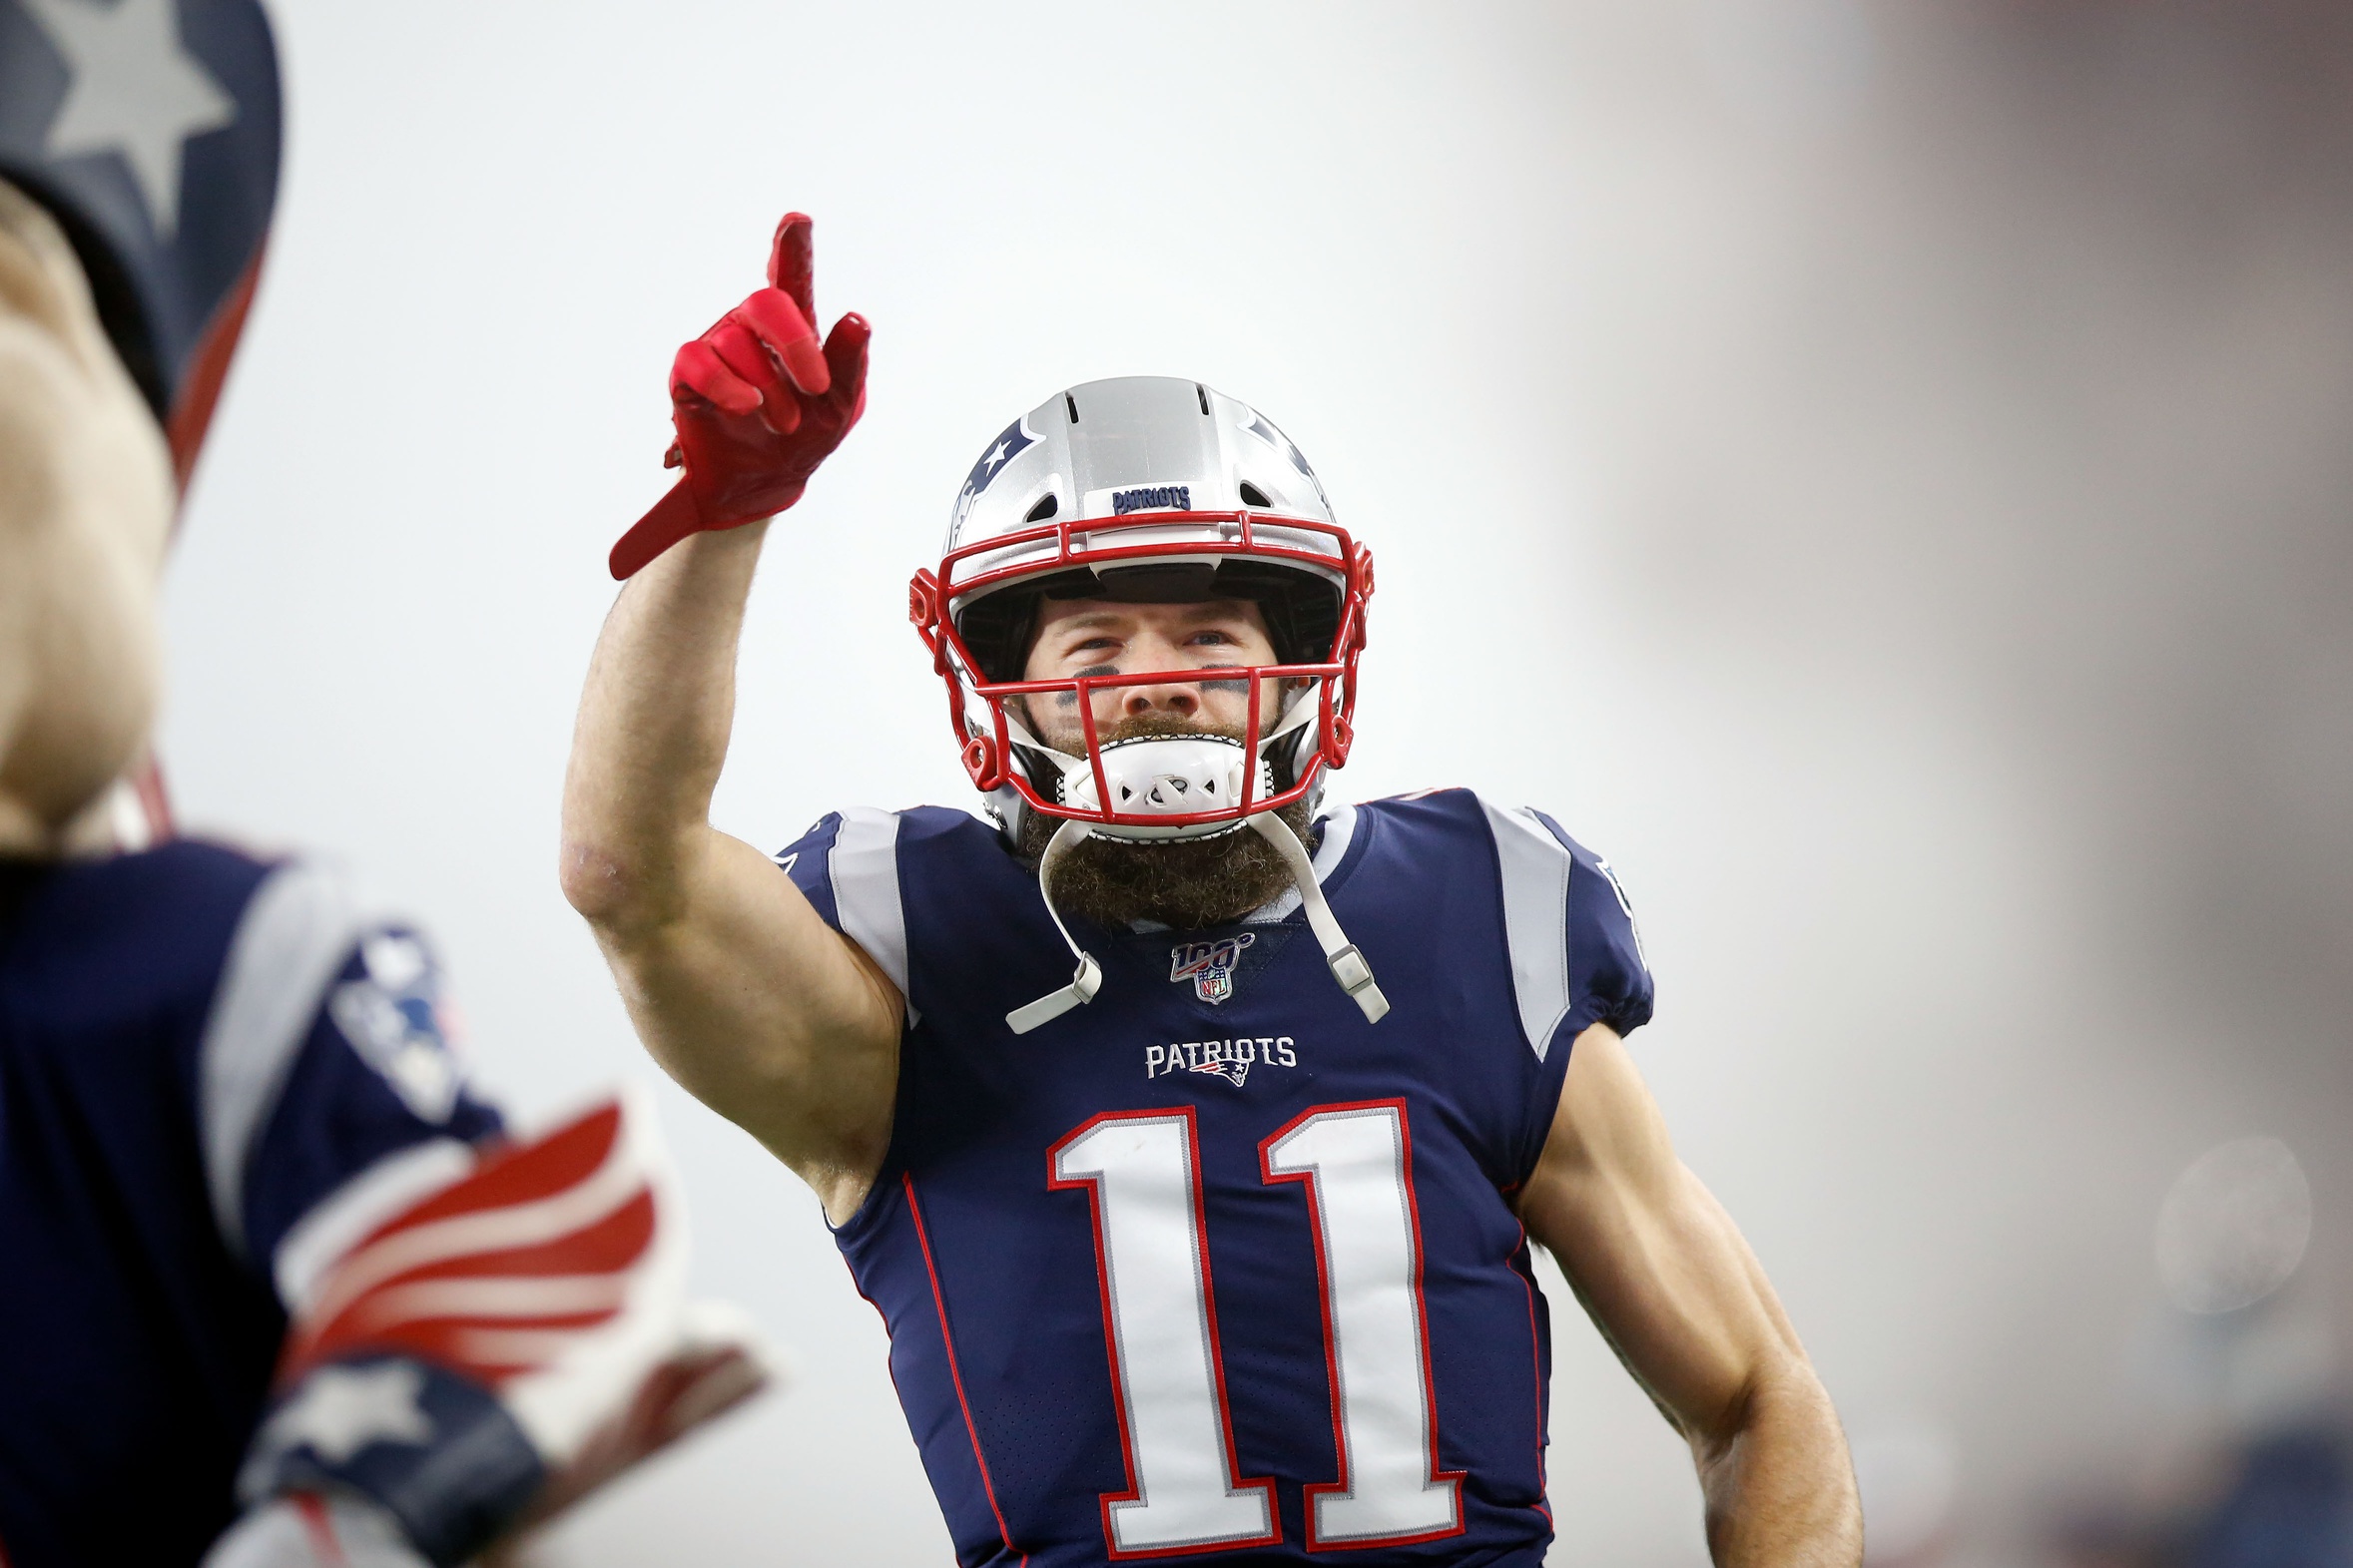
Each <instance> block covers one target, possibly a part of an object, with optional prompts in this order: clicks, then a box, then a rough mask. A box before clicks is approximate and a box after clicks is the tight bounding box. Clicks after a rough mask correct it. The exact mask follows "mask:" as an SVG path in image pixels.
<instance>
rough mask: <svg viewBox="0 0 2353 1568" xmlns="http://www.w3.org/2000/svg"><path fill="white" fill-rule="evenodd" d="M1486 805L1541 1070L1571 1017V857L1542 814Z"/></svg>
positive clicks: (1523, 1007)
mask: <svg viewBox="0 0 2353 1568" xmlns="http://www.w3.org/2000/svg"><path fill="white" fill-rule="evenodd" d="M1478 803H1479V806H1480V808H1481V809H1483V810H1484V811H1485V812H1486V820H1487V830H1488V831H1489V832H1490V833H1492V834H1493V835H1494V839H1495V861H1496V863H1497V865H1499V866H1500V867H1501V869H1502V873H1503V936H1504V941H1505V942H1506V943H1507V944H1508V945H1509V947H1510V949H1511V987H1512V990H1513V991H1514V993H1516V995H1517V997H1518V1001H1519V1027H1520V1029H1521V1030H1522V1031H1523V1032H1524V1033H1525V1034H1526V1035H1527V1043H1528V1049H1530V1050H1532V1051H1534V1052H1535V1053H1536V1060H1537V1061H1539V1062H1540V1061H1542V1060H1543V1059H1544V1053H1545V1051H1547V1050H1548V1049H1550V1047H1551V1044H1552V1031H1553V1030H1555V1029H1557V1028H1559V1027H1560V1020H1561V1019H1563V1018H1565V1017H1567V1016H1568V1003H1569V995H1568V872H1569V863H1570V862H1569V856H1568V850H1567V849H1566V848H1564V847H1563V846H1562V845H1561V842H1560V840H1559V839H1557V838H1555V837H1553V836H1552V835H1551V833H1549V832H1547V831H1546V830H1545V828H1544V824H1543V823H1542V822H1539V821H1537V820H1536V817H1535V813H1534V812H1532V811H1528V810H1524V809H1521V808H1518V807H1501V806H1496V805H1494V804H1492V803H1490V802H1489V801H1488V800H1487V799H1486V798H1485V797H1484V796H1481V797H1480V799H1479V802H1478Z"/></svg>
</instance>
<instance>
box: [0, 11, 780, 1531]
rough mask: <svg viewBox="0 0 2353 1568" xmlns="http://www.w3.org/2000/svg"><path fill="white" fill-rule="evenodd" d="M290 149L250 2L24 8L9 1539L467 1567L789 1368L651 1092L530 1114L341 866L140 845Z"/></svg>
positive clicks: (0, 158)
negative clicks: (194, 565)
mask: <svg viewBox="0 0 2353 1568" xmlns="http://www.w3.org/2000/svg"><path fill="white" fill-rule="evenodd" d="M278 138H279V97H278V76H277V66H276V59H275V55H274V53H273V50H272V46H271V41H270V32H269V28H268V25H267V23H266V22H265V20H264V18H263V15H262V13H261V11H260V10H259V9H258V8H257V7H256V6H255V5H254V3H253V0H185V3H183V4H180V5H176V6H167V5H165V4H163V3H161V0H122V3H119V4H113V5H99V4H93V3H89V0H0V1563H6V1564H7V1565H9V1568H51V1565H67V1564H87V1563H106V1564H113V1563H124V1564H131V1563H137V1564H149V1565H157V1568H163V1565H171V1564H193V1563H196V1562H198V1561H199V1560H200V1559H206V1560H209V1561H211V1562H212V1563H214V1564H215V1565H216V1568H294V1565H303V1564H331V1563H350V1564H369V1565H375V1568H419V1565H421V1564H422V1563H425V1562H432V1563H436V1564H448V1563H454V1562H457V1561H460V1560H462V1559H464V1558H467V1557H470V1556H473V1555H474V1554H475V1553H476V1552H477V1551H479V1550H480V1549H481V1548H483V1547H484V1546H485V1545H486V1544H489V1543H491V1542H493V1541H496V1540H498V1539H500V1538H501V1537H504V1536H507V1535H511V1534H512V1533H513V1532H514V1531H515V1530H516V1529H517V1528H519V1527H521V1526H522V1525H524V1524H526V1523H528V1522H530V1521H533V1520H536V1519H538V1518H541V1517H544V1516H545V1515H546V1514H548V1513H549V1512H551V1511H553V1510H554V1509H555V1508H557V1507H559V1506H561V1505H563V1504H564V1503H566V1502H568V1501H569V1500H571V1499H572V1498H574V1497H577V1496H578V1495H580V1494H581V1493H582V1492H583V1491H585V1490H587V1489H589V1488H591V1487H594V1486H595V1485H597V1484H599V1483H601V1482H602V1481H603V1480H604V1479H606V1478H608V1477H609V1476H611V1475H612V1474H614V1473H615V1472H616V1471H618V1470H619V1469H620V1468H621V1467H622V1466H624V1465H626V1464H628V1463H630V1462H632V1461H634V1460H635V1459H637V1458H639V1457H642V1456H643V1455H644V1454H646V1453H648V1452H650V1451H651V1450H652V1449H654V1448H656V1447H658V1446H660V1445H661V1444H663V1443H665V1442H667V1441H669V1440H671V1439H672V1438H674V1437H676V1436H677V1435H679V1434H680V1433H681V1432H683V1431H684V1430H686V1429H687V1428H688V1427H690V1426H693V1425H695V1424H697V1423H698V1422H699V1421H701V1420H702V1419H705V1418H707V1417H708V1416H709V1415H711V1414H713V1413H716V1411H717V1410H718V1409H719V1408H721V1407H724V1406H725V1405H726V1404H728V1403H730V1402H732V1401H734V1400H737V1399H740V1398H742V1397H744V1396H745V1395H747V1394H748V1393H750V1392H751V1391H752V1389H753V1388H754V1387H756V1386H757V1385H758V1383H759V1381H760V1379H761V1372H760V1368H759V1365H758V1363H757V1361H756V1359H755V1358H754V1356H753V1354H752V1352H751V1350H750V1347H749V1346H748V1345H747V1344H746V1342H745V1341H744V1338H743V1334H742V1332H741V1330H740V1328H739V1327H737V1326H735V1325H732V1324H730V1323H728V1322H726V1321H724V1320H721V1321H717V1322H714V1321H712V1320H710V1318H709V1317H708V1315H707V1314H702V1313H698V1312H696V1311H692V1310H690V1309H689V1307H688V1304H686V1303H685V1302H684V1300H683V1295H682V1280H681V1269H682V1249H683V1247H684V1245H685V1242H684V1235H683V1232H682V1230H681V1222H682V1217H681V1215H680V1212H679V1206H678V1199H677V1195H676V1193H675V1190H674V1184H673V1182H672V1181H671V1179H670V1177H669V1175H668V1174H667V1168H666V1166H665V1164H664V1162H663V1159H662V1155H661V1151H660V1149H659V1147H658V1145H657V1143H656V1141H655V1137H654V1128H653V1125H652V1123H651V1121H650V1120H649V1118H648V1114H647V1112H646V1110H645V1108H644V1107H643V1106H638V1105H633V1104H632V1103H631V1102H629V1101H628V1100H625V1099H624V1100H612V1101H607V1102H605V1103H602V1104H599V1105H596V1106H594V1107H592V1108H590V1109H589V1110H588V1111H586V1112H585V1113H583V1114H581V1115H580V1116H578V1117H576V1118H574V1119H573V1120H572V1121H570V1122H568V1123H567V1124H565V1125H564V1126H562V1127H559V1128H557V1129H556V1130H555V1131H553V1132H552V1133H548V1134H545V1135H543V1136H540V1137H536V1138H532V1139H508V1138H506V1137H505V1136H504V1135H503V1134H502V1132H501V1128H500V1122H499V1118H498V1116H497V1114H496V1113H495V1112H494V1111H493V1110H492V1109H491V1108H490V1107H489V1106H488V1105H486V1104H484V1103H483V1102H482V1101H481V1100H480V1099H478V1098H477V1097H476V1096H475V1095H474V1094H473V1093H472V1091H471V1090H470V1089H469V1088H468V1087H467V1085H466V1082H465V1080H464V1078H463V1076H462V1075H461V1073H460V1072H459V1071H458V1068H457V1066H456V1064H455V1062H454V1061H453V1059H452V1057H451V1055H450V1053H449V1050H448V1047H447V1041H446V1039H445V1024H446V1018H447V1002H446V998H445V997H444V995H443V993H442V986H441V981H440V977H439V971H438V969H437V967H436V965H435V962H434V958H433V955H432V952H431V950H430V948H429V947H428V946H427V945H426V943H425V942H424V940H423V938H422V937H421V936H420V935H419V934H418V933H417V932H416V931H415V930H414V929H413V928H412V927H410V926H409V925H407V924H406V923H404V922H401V921H397V920H391V919H387V918H384V917H382V916H379V915H375V914H372V913H370V912H369V911H368V910H366V909H365V908H364V907H363V906H362V905H360V904H358V903H356V902H355V901H353V899H352V898H351V897H350V896H349V894H348V893H347V892H346V890H345V889H344V887H343V886H342V884H341V883H340V882H339V880H338V879H337V878H336V877H335V876H334V875H333V874H332V873H331V872H329V871H328V870H327V869H326V868H324V867H322V866H321V865H319V864H317V863H315V862H313V861H310V860H306V859H300V858H294V859H275V858H273V859H265V858H258V857H256V856H253V855H250V854H247V853H243V852H240V851H238V850H234V849H230V848H227V847H223V846H220V845H216V844H210V843H203V842H198V841H194V840H180V841H172V842H165V843H161V844H159V845H157V846H155V847H151V848H148V849H145V850H144V851H141V852H132V853H115V852H113V850H114V847H115V845H116V843H117V842H118V840H120V839H122V838H123V837H126V836H132V837H140V838H145V837H148V836H150V835H151V834H152V833H153V830H154V827H155V825H157V824H156V823H154V822H152V821H149V820H138V819H136V818H139V817H141V816H142V815H147V816H154V815H160V793H159V792H158V791H157V790H156V789H154V788H153V787H152V786H151V787H150V788H149V789H148V790H146V791H145V798H146V800H147V802H148V803H149V805H150V807H151V808H158V809H151V811H150V812H148V813H141V812H138V811H136V810H134V811H132V812H130V813H129V814H130V815H131V816H132V817H133V818H134V820H133V821H131V822H130V823H129V824H128V825H129V827H130V829H131V830H130V832H128V833H126V832H125V831H123V830H122V829H123V827H124V825H125V824H123V823H121V822H118V820H117V813H116V812H115V811H114V810H113V809H112V806H111V802H112V801H113V800H114V799H116V798H117V797H115V796H113V795H111V794H110V789H111V786H112V785H113V783H114V781H116V780H117V779H118V778H122V777H124V776H126V775H138V774H140V773H141V772H142V770H141V767H140V763H141V759H142V758H143V757H144V756H145V755H146V751H147V738H148V734H149V729H150V726H151V725H152V723H153V719H154V713H155V706H156V700H157V687H158V677H159V673H160V637H159V629H158V622H157V605H156V597H157V586H158V580H159V578H160V576H161V573H162V568H163V561H164V553H165V546H166V541H167V539H168V537H169V535H170V533H171V529H172V524H173V519H174V516H175V513H176V511H177V508H178V504H179V488H180V485H181V483H182V482H183V481H184V480H185V478H186V476H187V473H188V469H189V465H190V464H191V462H192V461H193V460H194V457H195V454H196V450H197V445H198V442H199V441H200V440H201V439H202V436H203V433H204V428H205V425H206V422H207V420H208V418H209V416H210V414H211V411H212V406H213V398H214V393H215V392H216V390H217V389H218V388H219V386H220V382H221V375H222V372H223V369H224V368H225V366H226V364H227V362H228V357H229V351H230V347H231V345H232V343H233V342H234V341H235V339H236V337H237V333H238V328H239V326H240V324H241V322H242V321H243V318H244V314H245V307H246V302H247V300H248V298H249V297H250V294H251V290H252V286H253V281H254V276H255V270H256V268H257V266H258V264H259V261H260V256H261V250H262V242H263V236H264V231H265V229H266V228H267V225H268V222H269V216H270V208H271V200H272V195H273V192H274V190H275V186H276V182H277V176H278V157H279V140H278ZM147 777H148V778H149V779H150V781H151V784H152V778H153V775H152V771H147ZM225 1532H226V1533H225ZM208 1554H209V1555H208Z"/></svg>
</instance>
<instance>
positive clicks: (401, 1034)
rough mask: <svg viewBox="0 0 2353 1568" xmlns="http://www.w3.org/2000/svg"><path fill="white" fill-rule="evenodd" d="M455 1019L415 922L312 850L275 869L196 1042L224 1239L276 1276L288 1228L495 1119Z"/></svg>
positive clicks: (466, 1140)
mask: <svg viewBox="0 0 2353 1568" xmlns="http://www.w3.org/2000/svg"><path fill="white" fill-rule="evenodd" d="M450 1019H451V1008H450V1003H449V999H448V996H447V994H446V991H445V989H444V986H443V982H442V976H441V969H440V965H439V964H438V962H437V961H436V960H435V958H434V956H433V952H432V949H431V948H430V947H429V946H428V945H427V943H426V942H425V940H424V938H423V937H422V936H421V935H420V934H419V933H418V932H417V931H416V930H415V929H414V928H412V927H410V926H408V925H406V924H403V923H400V922H396V921H388V920H382V919H371V918H369V917H367V916H365V915H363V914H362V913H361V912H360V911H359V908H358V905H357V903H356V901H355V900H353V899H352V898H351V897H350V895H349V892H348V890H347V889H346V888H345V887H344V886H343V885H342V883H341V881H340V879H339V878H337V877H335V876H334V875H333V873H331V872H330V871H327V870H325V869H324V868H322V867H320V866H317V865H315V864H312V863H310V862H305V861H294V862H292V863H289V864H287V865H283V866H280V867H279V868H278V869H276V870H275V871H273V872H272V873H271V875H270V876H269V878H268V879H266V880H265V881H264V882H263V883H262V885H261V887H260V888H259V889H258V890H257V891H256V893H255V895H254V898H253V900H252V902H251V903H250V904H249V905H248V906H247V909H246V911H245V914H244V916H243V917H242V919H241V921H240V924H239V928H238V932H237V935H236V937H235V938H234V939H233V941H232V943H231V947H230V953H229V960H228V963H227V965H226V967H225V969H224V971H223V975H222V979H221V982H220V985H219V987H218V989H217V991H216V993H215V997H214V1002H213V1007H212V1013H211V1015H210V1017H209V1018H208V1019H207V1023H206V1031H205V1040H204V1044H203V1047H202V1058H201V1059H202V1069H201V1071H202V1076H203V1101H204V1110H203V1121H204V1143H205V1162H206V1176H207V1180H208V1182H209V1184H210V1185H211V1188H212V1194H211V1196H212V1198H213V1203H214V1210H215V1218H216V1219H217V1221H218V1222H219V1223H220V1226H221V1230H222V1234H223V1235H224V1237H225V1238H226V1239H227V1240H228V1241H229V1243H230V1245H231V1247H232V1248H233V1249H234V1250H236V1251H237V1252H239V1253H240V1254H242V1255H243V1256H244V1257H245V1258H246V1259H247V1260H248V1261H249V1262H250V1263H252V1264H253V1265H255V1266H256V1267H258V1268H260V1269H262V1270H264V1271H265V1272H273V1273H275V1272H276V1270H275V1264H276V1262H277V1261H278V1254H279V1251H280V1248H281V1244H282V1243H284V1242H285V1241H286V1239H287V1238H288V1236H289V1234H290V1233H291V1232H293V1231H294V1230H295V1229H296V1228H297V1226H299V1225H300V1224H301V1222H302V1221H303V1220H304V1219H305V1218H306V1217H309V1216H312V1215H313V1214H315V1213H316V1212H318V1211H320V1210H322V1209H323V1208H326V1207H328V1206H329V1204H330V1201H331V1200H332V1199H334V1198H335V1197H337V1196H338V1195H340V1194H342V1193H344V1192H345V1191H346V1190H348V1189H350V1188H352V1187H354V1186H357V1185H359V1184H360V1183H361V1181H362V1179H363V1178H364V1177H366V1176H367V1174H368V1173H370V1172H374V1171H379V1170H380V1169H381V1168H382V1167H383V1166H385V1165H386V1164H388V1163H391V1162H393V1161H395V1160H396V1159H398V1158H400V1157H406V1156H413V1155H416V1154H423V1153H430V1152H431V1151H432V1150H434V1149H436V1148H438V1149H441V1150H445V1151H448V1152H450V1153H452V1154H455V1153H457V1152H458V1151H459V1150H461V1149H462V1148H463V1146H467V1145H471V1144H473V1143H476V1142H478V1141H480V1140H482V1139H484V1138H488V1137H490V1136H492V1135H493V1134H495V1133H497V1132H498V1131H499V1130H500V1125H501V1124H500V1121H499V1117H498V1113H497V1112H496V1111H495V1110H493V1109H492V1108H491V1107H490V1106H489V1105H487V1104H485V1103H484V1102H483V1101H482V1100H480V1099H479V1098H477V1097H476V1096H475V1095H474V1093H473V1092H472V1091H471V1090H470V1089H469V1088H468V1086H467V1084H466V1082H465V1076H464V1073H463V1071H462V1070H461V1068H460V1067H459V1064H458V1062H457V1060H456V1058H455V1057H454V1056H453V1055H452V1053H451V1051H450V1043H449V1035H450Z"/></svg>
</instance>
